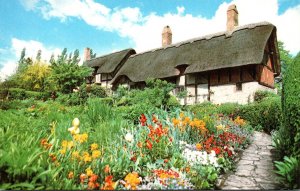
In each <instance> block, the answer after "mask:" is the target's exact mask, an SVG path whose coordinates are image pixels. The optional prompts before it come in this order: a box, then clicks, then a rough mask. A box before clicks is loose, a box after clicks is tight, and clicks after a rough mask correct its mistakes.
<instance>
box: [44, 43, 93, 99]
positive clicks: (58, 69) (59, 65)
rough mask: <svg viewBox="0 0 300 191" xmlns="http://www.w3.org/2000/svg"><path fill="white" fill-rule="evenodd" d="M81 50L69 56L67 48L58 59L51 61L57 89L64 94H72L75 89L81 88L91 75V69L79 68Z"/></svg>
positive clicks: (52, 75)
mask: <svg viewBox="0 0 300 191" xmlns="http://www.w3.org/2000/svg"><path fill="white" fill-rule="evenodd" d="M79 61H80V59H79V50H75V51H74V53H70V54H69V56H68V54H67V49H66V48H65V49H64V50H63V51H62V53H61V55H59V56H58V58H57V59H56V60H55V59H52V61H51V66H50V67H51V69H52V71H51V77H50V79H51V80H52V81H53V82H55V84H56V86H55V88H56V89H57V90H58V91H60V92H63V93H71V92H72V91H73V89H74V88H76V87H77V86H80V85H81V84H82V83H83V82H84V81H85V78H86V77H87V76H88V75H89V74H90V72H91V68H89V67H87V66H84V65H82V66H79Z"/></svg>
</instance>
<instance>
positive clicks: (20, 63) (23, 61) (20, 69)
mask: <svg viewBox="0 0 300 191" xmlns="http://www.w3.org/2000/svg"><path fill="white" fill-rule="evenodd" d="M25 56H26V48H23V49H22V51H21V55H20V59H19V61H18V68H17V73H21V72H23V71H24V70H25V69H26V67H27V63H28V62H26V58H25Z"/></svg>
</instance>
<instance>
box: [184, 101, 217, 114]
mask: <svg viewBox="0 0 300 191" xmlns="http://www.w3.org/2000/svg"><path fill="white" fill-rule="evenodd" d="M188 110H190V111H191V112H193V113H194V114H195V115H196V117H197V118H202V117H203V116H205V115H212V114H217V113H218V106H217V105H215V104H213V103H211V102H208V101H207V102H203V103H198V104H195V105H191V106H188Z"/></svg>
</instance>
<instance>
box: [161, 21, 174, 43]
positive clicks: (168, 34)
mask: <svg viewBox="0 0 300 191" xmlns="http://www.w3.org/2000/svg"><path fill="white" fill-rule="evenodd" d="M170 44H172V31H171V28H170V27H169V26H165V27H164V29H163V31H162V46H163V47H166V46H168V45H170Z"/></svg>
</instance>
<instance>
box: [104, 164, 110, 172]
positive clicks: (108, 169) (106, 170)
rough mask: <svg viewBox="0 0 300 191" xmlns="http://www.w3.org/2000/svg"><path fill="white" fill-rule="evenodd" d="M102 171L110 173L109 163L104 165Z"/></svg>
mask: <svg viewBox="0 0 300 191" xmlns="http://www.w3.org/2000/svg"><path fill="white" fill-rule="evenodd" d="M104 172H105V173H107V174H108V173H110V167H109V165H108V164H107V165H105V167H104Z"/></svg>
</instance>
